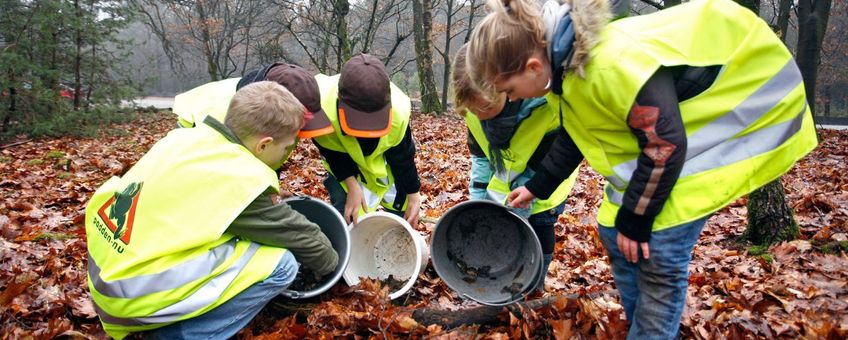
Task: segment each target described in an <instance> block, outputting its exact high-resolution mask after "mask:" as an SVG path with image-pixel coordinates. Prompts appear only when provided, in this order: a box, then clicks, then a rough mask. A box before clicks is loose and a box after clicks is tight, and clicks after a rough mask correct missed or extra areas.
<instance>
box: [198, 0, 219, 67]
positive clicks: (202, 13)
mask: <svg viewBox="0 0 848 340" xmlns="http://www.w3.org/2000/svg"><path fill="white" fill-rule="evenodd" d="M197 17H198V19H199V20H200V36H201V40H202V41H201V44H202V45H203V54H204V56H206V73H208V74H209V79H211V80H212V81H218V64H216V63H215V57H214V56H213V55H212V34H211V33H210V32H209V18H207V16H206V10H205V9H204V8H203V1H198V2H197Z"/></svg>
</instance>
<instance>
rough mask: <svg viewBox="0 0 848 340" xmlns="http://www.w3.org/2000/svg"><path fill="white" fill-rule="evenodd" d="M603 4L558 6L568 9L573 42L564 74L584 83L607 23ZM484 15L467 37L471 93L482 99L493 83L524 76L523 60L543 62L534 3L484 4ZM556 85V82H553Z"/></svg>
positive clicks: (581, 0)
mask: <svg viewBox="0 0 848 340" xmlns="http://www.w3.org/2000/svg"><path fill="white" fill-rule="evenodd" d="M607 1H608V0H561V2H565V3H569V4H571V18H572V20H573V23H574V26H575V29H574V30H575V33H576V37H575V41H574V47H573V55H572V58H571V64H570V65H569V66H568V69H569V70H573V71H575V72H576V73H577V75H578V76H580V77H585V72H584V69H585V66H586V64H587V63H588V62H589V57H590V50H591V49H592V48H594V47H595V45H597V44H598V42H599V40H600V32H601V30H602V29H603V27H604V26H606V24H607V23H608V22H609V19H610V16H611V14H610V10H609V4H608V3H607ZM487 5H488V7H489V8H490V9H491V11H492V12H491V13H489V14H488V15H487V16H486V17H485V18H484V19H483V20H481V21H480V23H479V24H478V25H477V27H476V28H475V29H474V31H473V32H472V34H471V39H470V41H469V42H468V53H467V56H466V58H467V60H466V67H467V71H468V76H469V78H470V79H471V81H472V83H473V84H474V86H475V87H477V88H478V89H480V91H481V93H482V94H483V95H484V96H486V97H487V98H489V99H491V98H494V94H495V93H496V92H497V91H495V88H494V84H493V83H494V82H495V81H497V80H499V79H505V78H508V77H510V76H512V75H514V74H516V73H519V72H522V71H524V67H525V66H526V65H527V60H528V59H530V57H532V56H533V55H534V54H535V53H538V52H542V55H544V56H545V57H546V58H547V55H548V54H547V45H548V42H547V41H546V40H545V26H544V24H543V22H542V16H541V11H540V8H539V5H538V3H537V2H536V1H535V0H489V1H488V3H487ZM552 81H555V80H552Z"/></svg>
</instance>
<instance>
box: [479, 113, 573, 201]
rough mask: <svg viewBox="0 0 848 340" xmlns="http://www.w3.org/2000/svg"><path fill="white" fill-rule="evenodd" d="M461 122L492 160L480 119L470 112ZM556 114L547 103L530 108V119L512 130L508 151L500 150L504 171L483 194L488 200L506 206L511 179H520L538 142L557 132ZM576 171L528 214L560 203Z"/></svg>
mask: <svg viewBox="0 0 848 340" xmlns="http://www.w3.org/2000/svg"><path fill="white" fill-rule="evenodd" d="M464 118H465V123H466V124H467V125H468V130H469V131H471V136H472V137H473V138H474V140H475V141H477V144H478V145H480V148H481V149H482V150H483V153H485V154H486V158H488V159H489V160H490V161H491V159H492V157H491V156H490V155H489V140H488V139H487V138H486V134H485V133H484V132H483V126H482V124H481V123H480V119H478V118H477V116H475V115H474V113H472V112H470V111H469V112H466V114H465V116H464ZM559 126H560V122H559V112H556V111H553V110H551V107H550V106H548V105H547V104H545V105H542V106H539V107H537V108H534V109H533V111H532V112H531V113H530V116H528V117H527V118H525V119H524V120H523V121H522V122H521V124H520V125H519V126H518V127H517V128H516V129H515V133H514V134H513V135H512V138H511V139H510V141H509V148H508V149H506V150H502V152H504V153H506V154H508V157H503V162H504V172H503V173H498V172H495V174H494V176H492V179H491V180H490V181H489V185H488V186H487V187H486V191H488V194H489V196H490V197H494V198H496V199H497V200H498V201H499V202H500V203H503V204H506V198H507V195H509V192H510V191H511V190H512V189H513V188H512V182H513V180H514V179H515V178H516V177H518V176H520V175H521V174H522V173H523V172H524V171H525V170H526V169H527V162H528V161H530V157H532V156H533V153H534V152H535V151H536V148H538V147H539V144H540V143H541V142H542V139H543V138H544V137H545V135H547V134H549V133H554V132H555V131H556V130H557V129H559ZM578 172H580V168H579V167H578V168H577V169H575V170H574V172H573V173H572V174H571V175H570V176H569V177H568V178H567V179H566V180H565V181H563V182H562V183H560V185H559V186H558V187H557V189H556V190H555V191H554V193H553V194H552V195H551V197H549V198H548V199H544V200H539V199H536V200H533V202H532V205H531V208H530V213H531V214H536V213H539V212H542V211H545V210H549V209H552V208H554V207H556V206H558V205H560V203H562V202H564V201H565V199H566V198H567V197H568V194H569V193H570V192H571V189H572V188H573V187H574V181H575V180H576V179H577V173H578Z"/></svg>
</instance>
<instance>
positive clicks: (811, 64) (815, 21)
mask: <svg viewBox="0 0 848 340" xmlns="http://www.w3.org/2000/svg"><path fill="white" fill-rule="evenodd" d="M830 7H831V0H798V8H797V11H798V12H797V14H798V52H797V55H796V61H797V62H798V67H799V68H800V69H801V75H803V77H804V87H805V88H806V91H807V101H808V102H809V104H810V109H812V110H813V113H815V112H816V111H815V109H816V100H815V98H816V78H817V77H818V66H819V62H820V61H821V49H822V41H823V40H824V34H825V32H826V29H827V19H828V17H829V16H830Z"/></svg>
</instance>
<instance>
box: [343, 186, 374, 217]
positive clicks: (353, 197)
mask: <svg viewBox="0 0 848 340" xmlns="http://www.w3.org/2000/svg"><path fill="white" fill-rule="evenodd" d="M345 184H346V185H347V201H346V202H345V210H344V219H345V221H347V223H353V224H356V220H357V218H359V208H360V207H361V208H362V210H364V211H368V203H366V202H365V196H364V195H363V194H362V188H360V187H359V183H358V182H357V181H356V178H354V177H353V176H351V177H348V178H346V179H345Z"/></svg>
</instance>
